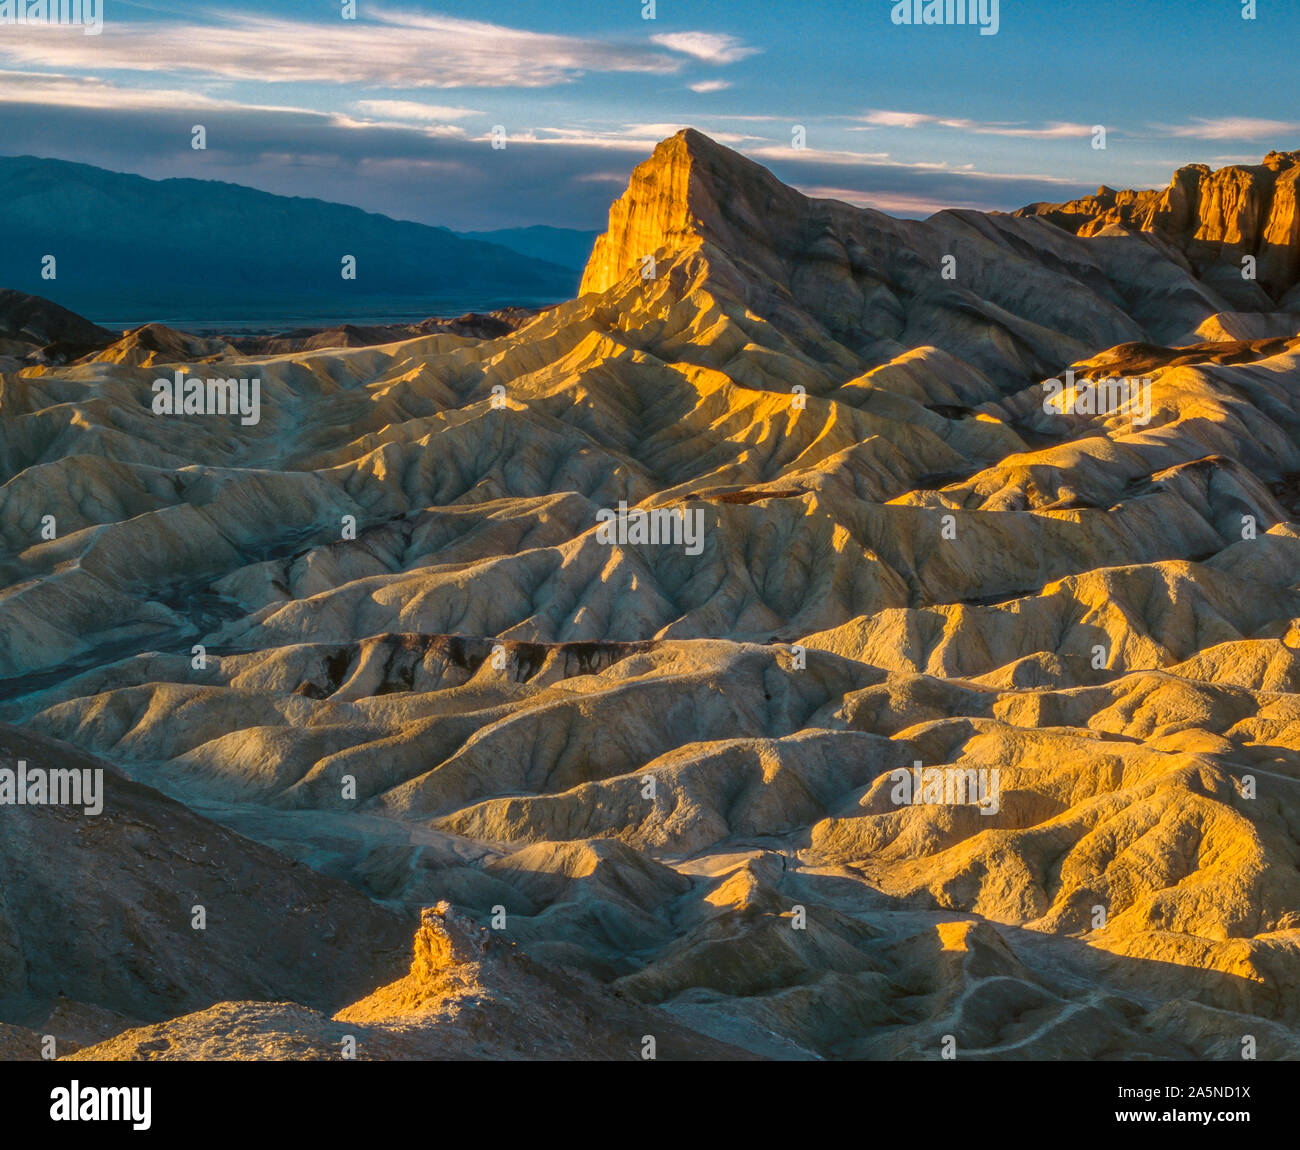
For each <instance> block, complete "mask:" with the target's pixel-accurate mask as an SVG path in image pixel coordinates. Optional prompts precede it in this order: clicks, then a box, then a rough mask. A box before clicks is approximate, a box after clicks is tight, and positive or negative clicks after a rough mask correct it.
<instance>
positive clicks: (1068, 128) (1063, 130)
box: [850, 109, 1092, 140]
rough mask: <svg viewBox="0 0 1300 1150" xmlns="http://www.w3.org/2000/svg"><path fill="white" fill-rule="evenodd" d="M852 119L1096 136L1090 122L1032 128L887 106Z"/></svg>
mask: <svg viewBox="0 0 1300 1150" xmlns="http://www.w3.org/2000/svg"><path fill="white" fill-rule="evenodd" d="M850 118H851V119H853V120H854V121H856V122H857V123H860V124H866V125H868V126H870V127H873V128H921V127H939V128H954V129H956V130H958V131H961V132H971V133H974V134H975V135H978V136H1008V137H1012V138H1017V139H1028V140H1055V139H1067V138H1070V137H1074V136H1090V135H1092V125H1090V124H1071V123H1066V122H1064V121H1060V120H1056V121H1051V122H1049V123H1047V124H1045V125H1042V126H1039V127H1030V126H1028V125H1026V124H1024V123H1020V122H1015V121H1008V122H999V121H980V120H967V119H964V118H961V117H956V116H933V115H930V114H929V113H926V112H890V111H885V110H883V109H874V110H873V111H870V112H868V113H867V114H866V115H864V116H853V117H850Z"/></svg>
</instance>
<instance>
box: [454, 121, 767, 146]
mask: <svg viewBox="0 0 1300 1150" xmlns="http://www.w3.org/2000/svg"><path fill="white" fill-rule="evenodd" d="M698 126H699V125H698V124H675V123H664V124H624V125H623V126H622V127H621V128H606V129H599V128H588V127H583V128H533V129H531V130H529V131H527V132H520V133H519V134H517V135H511V136H510V137H509V138H508V141H507V146H509V143H510V142H515V143H522V144H564V145H567V146H570V147H582V148H612V149H616V150H619V151H629V152H650V151H653V150H654V148H655V146H656V145H658V144H659V143H660V142H661V141H663V140H665V139H667V138H668V137H669V136H674V135H676V134H677V133H678V132H680V131H681V130H682V129H683V128H688V127H698ZM708 134H709V135H710V136H711V137H712V138H713V139H715V140H717V141H718V143H720V144H727V145H728V146H735V145H738V144H743V143H744V142H745V141H747V140H753V139H756V137H754V136H742V135H737V134H736V133H735V132H715V131H710V132H709V133H708ZM480 138H481V139H484V140H486V139H488V137H487V136H482V137H480Z"/></svg>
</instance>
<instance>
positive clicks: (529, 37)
mask: <svg viewBox="0 0 1300 1150" xmlns="http://www.w3.org/2000/svg"><path fill="white" fill-rule="evenodd" d="M369 16H370V19H369V21H367V22H361V21H339V20H334V21H332V22H330V23H319V22H310V21H303V20H287V19H281V18H273V17H261V16H252V15H249V14H247V13H237V14H231V15H229V16H225V17H223V18H221V19H218V20H214V21H211V22H207V23H203V24H190V23H184V22H167V23H141V22H129V23H128V22H123V21H118V22H106V23H105V25H104V31H103V34H102V35H100V36H93V37H88V36H68V35H64V34H63V33H64V32H66V29H63V28H58V27H53V26H40V25H29V26H27V27H26V28H24V35H23V36H21V37H3V38H0V60H3V61H7V62H9V63H11V64H14V65H21V66H27V67H33V66H35V67H44V68H58V69H63V70H77V69H87V70H93V71H96V72H104V71H124V72H148V73H174V74H177V75H184V76H187V77H207V78H220V79H223V80H239V81H253V82H262V83H289V82H299V83H324V84H331V85H338V84H368V85H372V86H376V87H383V88H388V89H394V88H483V87H516V88H541V87H549V86H552V85H556V84H563V83H566V82H568V81H570V80H573V79H576V78H577V77H579V76H581V75H582V74H584V73H586V72H647V73H657V74H661V75H670V74H672V73H674V72H677V71H679V70H680V69H681V67H682V63H683V62H682V60H681V59H680V57H679V56H675V55H673V54H671V52H669V51H656V50H654V49H653V48H650V47H648V46H647V45H645V44H641V43H626V42H614V41H608V40H599V39H595V38H591V37H579V36H560V35H553V34H548V33H541V32H529V31H525V30H523V29H518V28H508V27H505V26H503V25H500V24H488V23H484V22H481V21H475V20H461V19H457V18H454V17H450V16H433V15H423V14H418V13H408V12H396V11H387V10H378V11H375V10H371V11H370V13H369ZM682 35H683V36H685V37H687V38H688V40H689V42H690V43H693V44H696V45H697V47H699V48H700V49H701V50H702V51H704V50H708V46H709V42H710V41H727V42H728V43H730V41H731V38H730V37H707V36H706V37H705V39H704V40H701V41H696V40H694V39H691V38H692V37H694V36H696V35H697V34H694V33H683V34H682ZM672 51H676V52H683V51H687V49H686V48H685V47H677V48H674V49H672ZM712 51H713V52H715V53H722V55H724V56H729V57H730V58H733V59H739V58H740V56H738V55H735V54H734V53H736V52H738V51H742V50H741V49H739V48H738V47H736V46H732V47H730V48H728V45H727V44H722V43H714V44H713V47H712ZM688 54H690V55H695V54H696V53H694V52H688ZM742 54H743V53H742ZM703 58H708V57H707V56H706V57H703Z"/></svg>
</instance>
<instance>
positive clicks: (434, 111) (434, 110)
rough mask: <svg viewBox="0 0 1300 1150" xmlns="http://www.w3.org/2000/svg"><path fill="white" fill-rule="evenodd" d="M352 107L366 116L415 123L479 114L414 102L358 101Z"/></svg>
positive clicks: (456, 118)
mask: <svg viewBox="0 0 1300 1150" xmlns="http://www.w3.org/2000/svg"><path fill="white" fill-rule="evenodd" d="M352 106H353V107H354V108H355V109H356V110H357V111H358V112H361V113H363V114H364V115H367V116H379V117H381V118H385V119H389V120H415V121H417V122H423V121H426V120H429V121H435V122H441V121H443V120H461V119H464V118H465V117H466V116H477V115H480V114H481V113H479V112H477V111H476V110H475V109H473V108H449V107H447V106H445V105H442V104H421V103H418V102H416V101H415V100H358V101H357V102H356V103H355V104H353V105H352Z"/></svg>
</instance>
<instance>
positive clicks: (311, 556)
mask: <svg viewBox="0 0 1300 1150" xmlns="http://www.w3.org/2000/svg"><path fill="white" fill-rule="evenodd" d="M1297 170H1300V167H1298V166H1297V156H1296V154H1277V153H1275V154H1273V155H1272V156H1270V157H1269V158H1268V160H1266V161H1265V164H1264V165H1263V166H1262V167H1261V169H1259V170H1256V169H1230V170H1227V173H1228V174H1227V175H1224V174H1222V173H1206V174H1205V175H1204V176H1203V177H1198V178H1197V180H1196V181H1190V179H1189V177H1185V176H1184V175H1183V174H1181V173H1180V175H1179V177H1176V179H1175V184H1174V186H1173V189H1172V190H1171V192H1169V193H1165V197H1166V198H1165V200H1164V201H1161V200H1159V198H1158V196H1156V195H1155V194H1152V193H1140V194H1138V193H1134V194H1129V193H1112V194H1111V195H1110V196H1109V198H1108V197H1107V195H1106V194H1105V193H1106V192H1107V191H1108V190H1107V189H1103V190H1102V194H1099V197H1098V198H1097V199H1096V201H1095V202H1092V201H1088V202H1084V201H1081V202H1080V204H1076V205H1073V206H1072V205H1057V206H1054V207H1052V206H1045V205H1035V206H1034V207H1033V208H1031V209H1026V210H1025V211H1024V212H1022V213H1018V214H1015V215H996V214H994V215H986V214H981V213H977V212H968V211H956V212H943V213H940V214H939V215H936V216H934V217H932V218H931V219H929V220H926V221H924V222H913V221H900V220H895V219H891V218H890V217H887V216H884V215H882V214H880V213H877V212H872V211H866V210H861V209H856V208H852V207H850V206H849V205H846V204H841V203H837V202H831V201H816V200H809V199H807V198H805V197H804V196H802V195H800V194H799V193H798V192H796V191H794V190H793V189H790V188H788V187H785V186H783V185H782V184H780V183H779V182H778V181H777V180H776V179H775V178H774V177H773V176H772V175H771V174H770V173H768V172H766V171H765V170H764V169H762V168H760V167H758V166H757V165H755V164H753V163H751V162H750V161H748V160H746V159H744V158H742V157H740V156H738V155H736V154H735V153H733V152H730V151H728V150H726V149H724V148H722V147H720V146H718V145H716V144H714V143H713V142H712V141H710V140H708V139H707V138H705V137H703V136H701V135H699V134H698V133H694V132H684V133H681V134H679V135H677V136H674V137H673V138H671V139H670V140H666V141H665V142H664V143H662V144H661V145H660V146H659V148H658V149H657V150H656V152H655V154H654V156H653V157H652V158H651V159H650V160H648V161H647V162H646V163H645V164H643V165H642V166H641V167H640V168H639V169H638V170H637V172H636V173H635V175H634V176H633V179H632V182H631V185H630V187H629V188H628V191H627V193H626V194H625V195H624V196H623V197H622V198H621V199H620V200H619V201H618V202H617V203H615V204H614V206H613V208H612V209H611V212H610V226H609V230H608V231H607V232H606V233H605V235H603V236H602V237H601V238H600V239H599V240H598V241H597V244H596V248H595V250H594V252H593V254H592V258H591V262H590V263H589V265H588V267H587V271H586V274H585V277H584V281H583V285H582V293H583V294H582V295H581V296H580V297H579V298H578V299H576V300H574V301H572V302H569V303H566V304H562V305H560V306H558V307H555V308H551V309H548V310H546V311H544V312H541V313H540V314H538V315H536V316H535V317H532V318H523V317H514V318H512V320H511V322H510V323H509V324H504V325H503V326H504V327H505V329H506V330H504V331H502V332H501V334H498V335H491V334H490V333H488V334H486V335H484V334H483V333H469V334H457V333H454V332H449V331H441V332H437V333H434V334H428V335H421V336H419V337H418V338H413V339H403V340H401V341H400V342H396V343H389V344H384V345H380V346H371V347H352V348H338V347H334V348H321V349H312V348H310V347H307V346H306V345H297V344H295V345H293V346H292V347H288V348H277V347H270V348H268V349H267V353H266V354H261V355H256V356H250V355H249V353H248V352H247V350H245V351H240V350H239V349H237V348H236V347H235V346H233V345H232V344H229V343H224V342H222V341H205V342H203V344H202V346H199V345H197V344H195V343H192V342H191V343H184V342H181V343H179V344H178V343H176V342H174V341H175V340H182V341H183V340H189V339H191V338H192V337H181V336H180V335H179V333H167V332H166V331H165V329H163V330H162V331H160V332H152V333H150V334H149V337H148V341H147V346H142V342H141V338H140V336H139V333H133V336H134V342H131V340H132V336H128V337H127V339H126V340H123V341H119V342H118V343H116V344H112V345H109V346H107V347H104V348H103V349H101V350H93V349H92V350H91V351H90V352H88V353H87V354H85V355H84V356H83V357H82V358H81V359H80V361H79V362H77V363H73V364H65V365H62V366H55V365H50V364H46V365H39V364H38V365H36V366H25V367H22V368H21V370H15V371H12V372H9V373H8V374H4V375H3V376H0V389H2V390H0V471H2V477H3V479H4V480H5V483H4V486H3V487H2V488H0V586H3V590H2V591H0V719H3V720H4V721H6V722H7V723H8V724H10V726H6V727H3V728H0V767H11V766H13V765H14V764H16V763H17V762H18V760H20V759H22V760H24V761H26V762H28V763H30V764H31V765H32V766H49V767H51V768H53V767H55V766H58V765H60V764H64V765H67V764H73V763H75V764H77V765H78V767H79V769H94V768H96V767H98V768H99V769H104V770H105V771H106V772H107V775H106V777H107V779H108V783H107V786H106V801H105V807H104V811H103V813H102V814H101V815H98V816H89V815H85V814H83V813H82V812H80V811H77V810H73V811H69V810H67V809H60V808H54V807H37V806H33V807H24V808H18V807H0V820H3V821H2V822H0V826H2V827H3V829H4V834H3V836H0V1018H3V1019H5V1020H7V1022H8V1023H9V1024H10V1025H8V1026H6V1027H4V1028H0V1051H5V1052H8V1053H9V1055H10V1056H13V1057H24V1056H26V1057H37V1056H39V1054H38V1053H36V1051H37V1049H38V1046H39V1043H40V1041H41V1039H42V1036H44V1035H48V1034H53V1035H54V1036H55V1037H56V1039H57V1041H58V1042H59V1043H61V1044H62V1045H60V1046H59V1051H60V1053H64V1054H70V1053H71V1052H72V1051H73V1050H75V1049H77V1048H80V1051H79V1053H77V1055H76V1056H77V1057H85V1058H163V1057H167V1058H228V1057H253V1058H336V1057H342V1056H344V1055H343V1054H342V1050H343V1044H344V1039H345V1037H347V1036H351V1037H353V1038H355V1039H356V1040H357V1051H356V1057H359V1058H363V1057H364V1058H425V1057H428V1058H433V1057H438V1058H441V1057H485V1058H501V1057H510V1058H529V1057H575V1058H576V1057H584V1058H622V1057H631V1058H641V1057H643V1056H645V1048H644V1038H645V1036H647V1035H650V1036H654V1037H655V1038H656V1040H657V1049H658V1055H657V1056H661V1057H664V1058H731V1057H768V1058H808V1059H810V1058H821V1059H937V1058H940V1057H944V1056H945V1055H952V1054H955V1056H956V1057H957V1058H958V1059H961V1058H969V1059H1058V1058H1080V1057H1083V1058H1130V1059H1133V1058H1138V1059H1192V1058H1197V1059H1204V1058H1209V1059H1217V1058H1223V1059H1240V1058H1241V1057H1243V1051H1244V1050H1250V1051H1253V1052H1254V1053H1255V1055H1256V1056H1257V1057H1258V1058H1260V1059H1282V1058H1292V1057H1296V1056H1297V1055H1300V997H1298V996H1297V995H1296V994H1295V993H1294V988H1295V987H1296V985H1297V984H1300V870H1298V866H1300V576H1298V575H1297V572H1298V571H1300V334H1298V333H1300V316H1298V315H1297V314H1296V311H1295V310H1293V308H1294V307H1295V306H1296V305H1297V295H1296V279H1297V269H1298V268H1300V261H1297V259H1295V258H1293V257H1295V256H1296V254H1297V252H1300V240H1298V238H1297V230H1296V215H1295V207H1294V199H1292V201H1291V203H1292V207H1291V209H1290V211H1291V215H1290V216H1289V217H1288V216H1287V214H1286V211H1287V210H1286V206H1285V203H1284V201H1283V198H1284V196H1285V195H1286V194H1292V196H1293V189H1294V183H1295V180H1294V174H1293V173H1294V172H1295V171H1297ZM1259 172H1266V173H1268V174H1267V175H1260V174H1259ZM1241 173H1245V175H1242V174H1241ZM1251 173H1255V174H1254V175H1252V174H1251ZM1288 173H1291V174H1288ZM1216 180H1217V181H1218V183H1216V182H1215V181H1216ZM1251 180H1254V181H1255V184H1254V185H1252V186H1255V187H1256V189H1257V193H1258V194H1256V193H1255V192H1249V191H1248V192H1247V193H1243V195H1242V196H1241V197H1240V202H1239V203H1238V208H1239V210H1238V211H1237V212H1236V214H1235V215H1234V214H1233V213H1232V212H1227V215H1226V216H1225V211H1226V209H1225V208H1224V204H1225V202H1226V200H1225V197H1224V196H1223V195H1220V194H1217V193H1215V194H1211V191H1207V189H1211V190H1212V189H1213V188H1215V187H1220V186H1223V187H1238V186H1245V185H1247V184H1250V181H1251ZM1192 184H1194V185H1195V188H1196V189H1199V190H1197V192H1196V194H1195V195H1192V194H1191V192H1189V191H1188V188H1189V187H1190V186H1191V185H1192ZM1265 185H1267V193H1265V192H1264V191H1259V190H1258V189H1261V188H1264V186H1265ZM1287 188H1290V189H1292V191H1291V193H1287V191H1286V189H1287ZM1252 196H1253V198H1252ZM1233 202H1234V203H1237V201H1233ZM1080 205H1082V206H1080ZM1162 205H1163V206H1162ZM1171 205H1172V206H1171ZM1189 205H1190V206H1189ZM1243 205H1244V206H1243ZM1171 213H1172V215H1171ZM1179 213H1181V214H1179ZM1216 213H1217V214H1216ZM1229 217H1230V218H1229ZM1247 217H1249V219H1250V220H1254V221H1256V223H1255V224H1254V225H1253V230H1252V228H1250V227H1244V226H1242V221H1243V220H1245V219H1247ZM1171 218H1172V219H1173V220H1174V222H1173V223H1169V222H1168V221H1169V220H1170V219H1171ZM1224 218H1228V219H1229V223H1228V224H1223V219H1224ZM1288 218H1289V219H1290V221H1291V224H1290V229H1291V230H1290V231H1289V232H1288V231H1287V226H1288V225H1287V224H1286V220H1287V219H1288ZM1234 221H1235V222H1234ZM1260 221H1262V223H1261V222H1260ZM1229 225H1231V226H1229ZM1216 228H1218V229H1219V231H1218V232H1216V230H1215V229H1216ZM1234 229H1235V230H1234ZM1220 232H1221V233H1222V234H1220ZM1288 237H1289V238H1288ZM1288 244H1289V247H1287V245H1288ZM1279 245H1280V246H1281V247H1283V248H1286V250H1287V251H1289V252H1290V253H1291V255H1290V257H1285V256H1284V255H1280V254H1278V252H1279ZM1243 255H1256V256H1257V257H1259V260H1258V263H1259V267H1260V268H1262V269H1263V270H1262V271H1261V272H1260V274H1259V278H1257V279H1255V280H1248V279H1243V278H1242V274H1243V267H1244V266H1245V265H1243V263H1242V258H1241V257H1242V256H1243ZM1265 257H1267V258H1265ZM65 326H66V325H65ZM42 334H44V333H42ZM73 334H74V335H76V336H77V338H88V336H87V333H84V332H83V333H73ZM90 334H93V333H90ZM68 338H72V336H69V337H68ZM163 365H165V366H163ZM1067 369H1070V370H1072V371H1073V373H1074V375H1073V377H1067V376H1066V375H1065V374H1064V373H1065V372H1066V371H1067ZM176 372H180V373H181V374H182V375H183V376H196V377H201V378H208V377H211V376H213V375H220V376H223V377H242V378H250V379H251V378H256V379H258V380H259V381H260V387H261V392H260V396H261V399H260V418H259V419H258V420H257V421H256V422H249V423H245V422H243V421H241V419H240V418H239V417H238V416H237V415H233V416H232V415H229V414H227V415H221V414H201V413H197V412H196V413H192V414H189V415H184V414H177V415H166V414H156V413H155V409H154V407H153V403H154V400H155V391H154V388H153V384H154V381H155V380H157V379H158V378H159V377H160V376H161V377H162V378H164V379H171V378H172V377H173V375H174V373H176ZM1053 377H1054V378H1056V379H1058V380H1064V381H1066V382H1064V383H1063V384H1061V385H1059V386H1058V387H1057V388H1056V389H1055V391H1053V390H1052V389H1050V388H1045V387H1044V386H1043V381H1044V380H1050V379H1052V378H1053ZM1071 380H1072V382H1071ZM1105 380H1111V381H1114V382H1113V384H1112V385H1111V387H1110V389H1109V390H1107V387H1106V386H1104V385H1103V386H1099V387H1093V386H1092V385H1093V383H1094V381H1103V383H1104V381H1105ZM1127 381H1131V385H1132V391H1131V392H1128V391H1117V390H1115V388H1116V387H1117V386H1118V385H1119V383H1121V382H1124V383H1125V386H1127V385H1128V384H1127ZM1053 394H1055V395H1056V397H1057V402H1056V403H1055V405H1053V404H1052V403H1048V402H1045V397H1048V396H1051V395H1053ZM1117 396H1121V397H1122V398H1124V400H1125V401H1124V402H1123V403H1117V402H1115V399H1116V397H1117ZM620 505H626V506H625V507H624V508H623V509H622V511H623V513H622V519H621V521H619V518H618V515H619V510H620ZM650 512H660V513H661V515H660V516H659V518H657V519H655V520H654V522H656V523H659V524H661V525H669V526H671V525H672V524H674V523H675V524H676V525H677V528H678V530H679V535H678V537H677V538H676V539H673V538H672V537H671V534H670V537H669V540H668V541H667V542H647V541H645V539H644V538H643V537H642V536H640V535H639V534H638V533H637V530H635V529H631V528H630V527H629V525H630V524H636V523H638V522H641V521H645V522H649V521H650V516H649V514H648V513H650ZM670 512H671V513H672V514H671V515H669V514H668V513H670ZM641 513H646V514H645V515H642V514H641ZM638 516H640V519H638ZM926 772H931V774H927V773H926ZM935 772H937V774H936V773H935ZM954 778H960V779H962V780H967V779H968V780H970V784H971V786H972V787H975V788H976V790H975V791H974V792H971V793H968V794H966V795H965V796H964V797H963V796H962V795H960V794H958V793H955V792H954V791H952V790H951V789H949V790H947V791H945V789H944V783H945V781H946V782H951V780H953V779H954ZM935 779H939V780H940V781H939V784H938V790H937V791H935V790H933V789H932V787H931V783H932V782H933V781H934V780H935ZM914 784H915V786H914ZM290 860H292V861H290ZM444 903H445V904H446V905H443V906H440V907H439V910H438V911H437V912H426V914H425V917H424V919H423V920H422V922H421V919H420V918H419V914H420V910H421V908H424V907H430V906H433V905H435V904H444ZM196 907H202V908H203V910H204V916H203V917H204V919H205V925H204V926H203V927H202V928H196V926H195V925H194V923H195V914H196V911H195V908H196ZM480 928H482V929H480ZM412 934H415V935H416V961H415V965H414V966H413V967H411V969H410V971H409V972H408V973H407V974H406V976H405V977H403V975H402V971H403V969H404V968H405V967H406V965H407V963H408V962H409V940H410V938H411V936H412ZM448 939H450V940H451V941H447V940H448ZM440 940H441V941H440ZM485 940H486V941H485ZM322 972H326V973H325V976H324V977H323V976H322Z"/></svg>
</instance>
